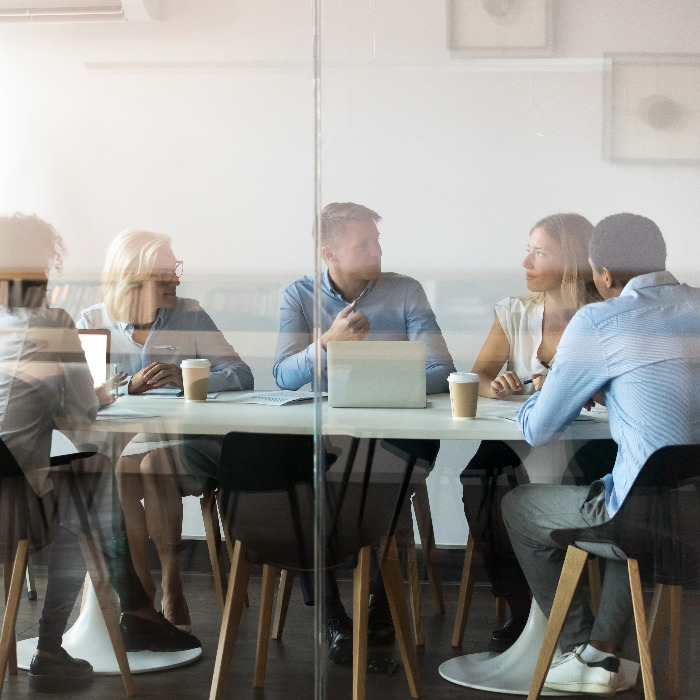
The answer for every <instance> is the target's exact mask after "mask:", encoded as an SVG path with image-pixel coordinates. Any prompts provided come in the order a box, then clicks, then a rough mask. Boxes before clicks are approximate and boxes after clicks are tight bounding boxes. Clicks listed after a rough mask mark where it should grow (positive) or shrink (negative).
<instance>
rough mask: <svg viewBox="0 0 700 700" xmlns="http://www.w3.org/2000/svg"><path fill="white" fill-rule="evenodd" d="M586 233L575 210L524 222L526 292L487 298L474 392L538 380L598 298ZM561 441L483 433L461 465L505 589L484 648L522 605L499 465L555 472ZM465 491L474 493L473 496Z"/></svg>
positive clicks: (526, 387)
mask: <svg viewBox="0 0 700 700" xmlns="http://www.w3.org/2000/svg"><path fill="white" fill-rule="evenodd" d="M592 235H593V225H592V224H591V222H590V221H588V219H586V218H585V217H583V216H581V215H579V214H553V215H551V216H547V217H545V218H544V219H541V220H540V221H538V222H537V223H536V224H535V225H534V226H533V227H532V228H531V229H530V234H529V245H528V248H527V255H526V256H525V259H524V260H523V262H522V266H523V268H524V269H525V280H526V283H527V288H528V290H529V291H530V294H529V295H527V296H516V297H507V298H505V299H503V300H501V301H499V302H498V303H497V304H496V306H495V319H494V322H493V326H492V327H491V331H490V332H489V335H488V337H487V338H486V341H485V342H484V345H483V347H482V348H481V351H480V352H479V356H478V357H477V359H476V362H475V363H474V367H473V368H472V372H475V373H476V374H478V375H479V395H480V396H484V397H488V398H493V399H505V398H506V397H509V396H512V395H525V394H531V393H533V392H534V391H537V390H539V388H540V387H541V386H542V383H543V382H544V379H545V376H546V373H547V368H548V367H549V366H550V365H551V364H552V362H553V361H554V357H555V353H556V348H557V345H558V344H559V340H560V339H561V336H562V333H563V332H564V329H565V328H566V326H567V324H568V323H569V321H570V320H571V318H572V317H573V315H574V314H575V313H576V311H578V309H579V308H581V307H582V306H583V305H585V304H588V303H590V302H593V301H600V296H599V295H598V292H597V291H596V289H595V285H594V284H593V277H592V273H591V269H590V266H589V264H588V244H589V242H590V240H591V237H592ZM561 448H562V445H561V444H555V445H553V446H547V447H545V448H530V447H529V446H527V445H526V444H524V443H521V442H508V443H505V442H502V441H493V440H484V441H482V443H481V444H480V446H479V449H478V450H477V453H476V454H475V455H474V457H473V458H472V460H471V461H470V462H469V464H468V465H467V467H466V469H465V470H464V471H463V472H462V475H461V479H462V483H463V486H464V496H463V501H464V512H465V515H466V517H467V521H468V523H469V531H470V533H471V534H472V537H473V538H474V542H475V546H476V547H477V548H478V550H479V552H480V554H481V557H482V560H483V562H484V567H485V569H486V571H487V574H488V576H489V579H490V581H491V585H492V590H493V594H494V596H496V597H501V596H502V597H505V599H506V601H507V602H508V604H509V607H510V611H511V619H510V620H508V622H507V623H506V625H505V627H504V628H503V629H499V630H495V631H494V632H493V637H492V639H491V642H490V644H489V648H490V649H491V650H492V651H504V650H505V649H507V648H508V647H509V646H510V645H511V644H512V643H513V642H514V641H515V640H516V639H517V637H518V636H519V634H520V632H521V631H522V629H523V627H524V626H525V622H526V621H527V617H528V614H529V611H530V595H529V588H528V585H527V581H526V580H525V576H524V574H523V572H522V570H521V568H520V565H519V564H518V561H517V559H516V558H515V554H514V553H513V549H512V547H511V545H510V541H509V538H508V534H507V533H506V531H505V526H504V524H503V520H502V517H501V512H500V496H501V495H502V494H501V490H502V488H501V487H500V486H499V485H498V476H499V475H500V474H501V472H502V469H503V468H504V467H517V466H519V465H520V464H521V463H523V462H527V467H528V470H530V469H537V471H538V472H540V473H542V474H544V473H547V472H552V471H555V470H557V469H559V471H560V472H563V470H564V468H565V466H566V463H567V460H566V458H565V455H564V453H563V452H562V449H561ZM476 470H481V471H476ZM477 475H479V476H480V478H481V484H482V489H481V490H479V491H478V492H475V491H476V490H475V489H470V488H469V487H468V485H469V482H470V480H471V479H472V478H473V477H475V476H477ZM552 478H555V477H554V476H552ZM484 491H485V493H484ZM473 497H478V500H477V502H476V503H475V502H474V498H473Z"/></svg>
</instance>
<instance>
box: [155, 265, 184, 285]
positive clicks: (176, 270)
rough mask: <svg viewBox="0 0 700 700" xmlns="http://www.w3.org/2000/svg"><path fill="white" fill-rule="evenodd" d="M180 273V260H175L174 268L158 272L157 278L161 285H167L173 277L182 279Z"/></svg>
mask: <svg viewBox="0 0 700 700" xmlns="http://www.w3.org/2000/svg"><path fill="white" fill-rule="evenodd" d="M182 272H183V264H182V260H176V261H175V267H173V269H172V270H165V271H161V272H159V273H158V278H159V279H160V283H161V284H169V283H170V282H172V279H173V276H174V277H177V278H178V279H180V277H182ZM163 278H165V279H163Z"/></svg>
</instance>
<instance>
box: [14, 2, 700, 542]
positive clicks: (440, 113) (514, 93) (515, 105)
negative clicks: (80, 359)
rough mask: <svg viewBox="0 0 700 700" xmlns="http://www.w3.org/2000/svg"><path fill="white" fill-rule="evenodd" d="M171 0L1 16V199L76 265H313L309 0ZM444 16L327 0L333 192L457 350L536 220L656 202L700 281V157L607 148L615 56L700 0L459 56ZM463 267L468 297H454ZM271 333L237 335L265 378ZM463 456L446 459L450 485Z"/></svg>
mask: <svg viewBox="0 0 700 700" xmlns="http://www.w3.org/2000/svg"><path fill="white" fill-rule="evenodd" d="M163 5H164V7H165V8H166V19H165V20H164V21H162V22H144V23H127V24H85V25H71V24H68V25H55V24H54V25H31V26H29V25H16V24H12V25H8V24H0V94H2V97H3V109H2V112H1V116H0V120H1V121H0V124H1V128H0V211H3V212H9V211H14V210H24V211H33V212H36V213H38V214H39V215H40V216H43V217H44V218H46V219H47V220H49V221H51V222H52V223H53V224H54V225H55V226H56V227H57V229H58V230H59V232H60V233H61V234H62V235H63V236H64V238H65V239H66V242H67V244H68V247H69V250H70V258H69V260H68V261H67V264H66V277H68V278H70V277H71V275H78V274H83V273H86V274H90V275H94V274H96V273H97V271H98V270H99V268H100V266H101V264H102V259H103V256H104V251H105V249H106V247H107V244H108V242H109V240H110V239H111V237H112V236H113V235H114V234H116V233H117V232H118V231H119V230H121V229H122V228H124V227H126V226H133V225H144V226H149V227H152V228H155V229H159V230H163V231H166V232H168V233H170V234H171V235H172V236H173V238H174V241H175V251H176V253H177V255H178V257H181V258H183V259H184V260H185V261H186V270H187V272H188V276H189V278H190V280H192V281H196V282H197V283H198V284H200V285H206V284H209V283H211V284H214V283H216V284H218V285H222V284H226V283H227V282H226V280H227V279H229V280H230V279H232V277H231V276H235V278H236V279H237V280H244V281H245V280H250V284H251V288H255V284H256V280H259V279H260V278H259V277H256V275H257V274H258V273H262V272H268V273H272V274H274V275H275V276H276V278H277V277H278V278H279V279H280V280H284V279H287V278H292V277H294V276H296V275H298V274H300V273H301V272H303V271H305V270H308V269H310V268H311V267H312V243H311V237H310V233H309V231H310V225H311V222H312V219H313V188H314V180H313V141H314V133H313V82H312V66H311V47H312V27H311V3H310V1H309V0H164V3H163ZM445 8H446V4H445V2H444V1H443V0H353V2H352V3H348V2H343V1H342V0H328V1H327V2H325V3H324V7H323V19H324V30H323V56H324V63H323V78H322V89H323V126H322V135H323V154H324V158H323V171H322V189H323V193H324V197H323V198H324V201H332V200H355V201H360V202H362V203H364V204H367V205H369V206H371V207H372V208H375V209H376V210H378V211H379V212H380V213H381V214H382V215H383V217H384V222H383V224H382V226H381V230H382V236H383V245H384V255H385V268H386V269H395V270H400V271H407V272H410V273H412V274H414V275H415V276H417V277H419V278H421V279H423V280H424V281H425V282H426V287H427V289H428V292H429V294H430V296H431V300H432V301H433V302H434V304H435V307H436V312H437V314H438V318H439V319H440V318H441V315H442V316H443V317H444V318H445V319H446V324H445V325H446V327H445V332H446V337H447V340H448V344H449V345H450V348H451V350H452V352H453V354H454V355H455V358H456V361H457V364H458V366H460V367H465V368H466V367H468V366H470V365H471V362H472V361H473V358H474V355H475V354H476V351H477V350H478V347H479V345H480V343H481V341H482V338H483V336H484V335H485V329H486V328H487V326H488V323H489V318H490V314H491V312H490V308H491V305H492V304H493V302H494V301H496V300H497V299H498V298H500V297H502V296H505V295H506V294H508V293H519V292H521V291H523V287H522V286H519V287H517V288H514V286H515V285H516V284H517V285H520V284H521V280H520V278H519V273H518V266H519V264H520V260H521V258H522V256H523V253H524V248H525V245H526V236H527V231H528V230H529V227H530V225H531V224H532V223H533V222H534V221H535V220H536V219H538V218H540V217H542V216H544V215H546V214H549V213H552V212H554V211H562V210H570V211H577V212H580V213H582V214H585V215H586V216H588V217H589V218H590V219H591V220H593V221H596V220H598V219H599V218H601V217H603V216H605V215H607V214H610V213H614V212H617V211H623V210H627V211H633V212H638V213H642V214H645V215H647V216H650V217H651V218H653V219H655V220H656V221H657V222H658V223H659V225H660V227H661V229H662V231H663V232H664V234H665V236H666V238H667V242H668V248H669V261H668V262H669V267H670V268H671V269H672V270H674V271H679V272H680V273H681V276H682V277H684V279H686V280H688V281H691V282H694V283H696V284H697V283H700V272H699V271H698V265H697V262H696V261H697V260H698V259H699V258H700V236H698V235H697V231H698V222H699V221H700V197H698V196H697V193H698V191H700V187H699V186H700V170H699V169H698V168H697V167H678V166H651V165H630V164H624V165H623V164H620V163H612V162H609V161H606V160H604V159H603V157H602V155H601V154H602V143H601V142H602V124H603V119H604V114H603V77H604V70H605V67H606V65H607V64H606V63H605V61H603V54H604V53H606V52H658V53H681V52H690V53H693V52H696V53H699V52H700V34H699V33H698V32H697V27H698V26H700V3H697V2H696V1H695V0H555V3H554V16H555V35H556V49H555V56H554V57H553V58H551V59H532V60H526V61H518V60H512V59H507V60H493V59H484V60H470V59H468V58H465V57H463V56H454V55H451V54H450V52H449V51H448V49H447V48H446V11H445ZM689 89H697V86H689ZM446 279H447V280H449V279H454V280H457V281H460V280H466V283H469V282H470V281H472V280H473V285H474V287H475V289H473V290H471V291H468V292H465V293H464V296H458V298H457V299H455V297H454V295H451V294H449V293H446V292H445V291H444V290H445V287H444V285H443V283H444V281H445V280H446ZM513 280H516V282H513ZM485 281H489V282H490V284H491V286H489V287H488V292H486V291H484V290H485V289H486V287H485V286H484V283H485ZM280 283H281V282H280ZM441 285H443V286H441ZM199 288H201V287H199ZM199 288H198V289H199ZM441 290H442V291H441ZM455 307H458V310H459V311H461V312H462V315H461V316H460V315H458V314H455V313H454V312H455ZM451 319H457V320H455V321H453V320H451ZM459 319H465V320H464V323H463V325H464V326H465V327H462V325H461V324H462V322H461V321H459ZM467 326H468V327H467ZM274 327H275V319H274V318H271V320H270V323H269V327H266V328H265V329H264V332H261V333H257V334H256V333H253V332H252V331H251V332H250V333H248V334H247V335H245V336H244V337H243V336H241V335H240V334H239V335H238V336H237V337H236V338H235V344H236V345H237V347H238V348H239V349H240V350H241V352H242V354H243V355H244V356H246V355H250V354H255V355H256V362H257V363H258V364H257V365H256V375H257V376H258V385H259V386H263V387H267V386H269V385H270V384H271V375H270V373H269V369H270V364H271V356H272V351H273V348H274V336H275V332H274ZM242 330H245V329H242ZM450 449H455V450H458V451H459V450H461V451H463V452H464V451H465V450H466V451H468V450H469V449H471V447H469V446H451V448H450ZM445 454H446V453H445ZM465 454H466V452H465ZM464 458H465V457H464V455H462V456H461V457H460V458H459V460H458V459H457V458H456V457H454V458H451V459H450V464H449V465H445V469H447V470H448V472H449V470H450V469H451V470H452V472H451V473H450V474H451V475H450V476H449V478H447V477H445V478H447V482H446V483H445V484H443V487H444V489H445V493H448V492H449V494H450V495H449V497H450V498H452V496H454V493H453V492H454V473H456V472H458V469H459V467H460V466H461V464H458V462H460V461H461V460H462V459H464ZM445 459H446V458H445ZM445 473H447V472H441V474H443V476H444V474H445ZM440 478H443V477H437V476H436V477H431V479H432V480H433V481H434V482H437V481H439V479H440ZM431 488H432V486H431ZM447 497H448V496H446V495H443V498H447ZM441 517H444V518H446V519H447V521H448V522H442V521H441V520H440V518H441ZM457 517H458V516H456V515H455V514H454V510H452V511H450V510H449V509H445V510H442V511H441V513H438V514H436V520H438V539H443V540H444V541H448V542H449V541H457V540H459V539H460V537H461V535H460V534H459V533H457V534H454V533H455V532H456V531H455V528H454V526H453V523H455V522H456V521H457ZM445 532H446V533H448V534H446V535H444V536H443V535H442V534H441V533H445ZM450 533H452V534H450Z"/></svg>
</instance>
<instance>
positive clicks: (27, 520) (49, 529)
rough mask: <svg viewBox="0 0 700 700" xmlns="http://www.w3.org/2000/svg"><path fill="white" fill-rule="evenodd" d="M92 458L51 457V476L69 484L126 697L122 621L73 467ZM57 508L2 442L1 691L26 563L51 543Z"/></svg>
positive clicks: (129, 683) (13, 666)
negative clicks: (39, 493) (33, 486)
mask: <svg viewBox="0 0 700 700" xmlns="http://www.w3.org/2000/svg"><path fill="white" fill-rule="evenodd" d="M93 454H94V451H92V450H89V451H84V452H80V453H75V454H71V455H62V456H61V457H55V458H52V459H51V466H52V468H53V471H52V473H53V474H54V477H55V479H57V480H59V479H63V480H65V482H66V487H67V489H68V493H69V498H70V499H71V501H72V503H73V506H74V508H75V511H76V513H77V515H78V519H79V522H80V532H79V533H78V535H77V536H78V538H79V542H80V548H81V551H82V554H83V557H84V559H85V563H86V565H87V570H88V573H89V574H90V578H91V580H92V582H93V586H94V588H95V594H96V596H97V599H98V601H99V604H100V609H101V611H102V615H103V617H104V621H105V625H106V626H107V630H108V633H109V636H110V639H111V641H112V647H113V649H114V653H115V656H116V657H117V662H118V664H119V669H120V671H121V675H122V680H123V682H124V686H125V689H126V692H127V695H128V696H133V695H134V694H135V689H134V684H133V680H132V677H131V671H130V669H129V662H128V659H127V656H126V651H125V649H124V643H123V641H122V637H121V632H120V629H119V617H118V615H117V610H116V607H115V605H114V597H113V593H112V588H111V584H110V579H109V573H108V571H107V565H106V563H105V560H104V556H103V554H102V550H101V548H100V541H99V537H98V536H97V534H96V533H95V532H94V531H93V530H92V529H91V526H90V523H89V518H88V515H87V512H88V508H87V507H86V503H85V497H86V496H85V494H83V493H81V488H80V484H79V479H80V477H79V476H78V475H77V474H76V473H75V471H74V470H73V469H72V467H71V464H70V463H71V462H72V461H73V460H76V459H81V458H84V457H89V456H92V455H93ZM87 497H88V498H89V494H87ZM54 505H55V504H54V499H53V497H52V494H50V495H49V496H48V497H44V498H40V497H39V496H37V495H36V494H35V493H34V491H33V490H32V489H31V487H30V486H29V484H28V482H27V481H26V478H25V476H24V474H23V472H22V470H21V468H20V467H19V465H18V464H17V462H16V460H15V459H14V457H13V455H12V453H11V452H10V451H9V449H8V448H7V446H6V445H5V443H4V442H3V441H2V440H0V525H1V527H0V532H2V533H3V535H2V540H1V541H0V561H2V562H4V564H5V576H4V577H5V616H4V619H3V626H2V633H1V635H0V692H2V686H3V683H4V678H5V669H6V667H7V666H8V664H9V666H10V673H11V674H16V673H17V656H16V653H17V652H16V644H15V624H16V621H17V613H18V610H19V601H20V598H21V590H22V585H23V583H24V577H25V572H26V569H27V562H28V560H29V555H30V554H31V553H33V552H35V551H38V550H39V549H41V548H42V547H44V546H46V545H47V544H49V543H50V542H51V540H52V539H53V533H54V532H55V528H56V527H57V526H58V524H59V522H58V518H57V516H58V513H57V512H56V510H55V508H54ZM10 562H12V569H11V573H10V568H9V563H10Z"/></svg>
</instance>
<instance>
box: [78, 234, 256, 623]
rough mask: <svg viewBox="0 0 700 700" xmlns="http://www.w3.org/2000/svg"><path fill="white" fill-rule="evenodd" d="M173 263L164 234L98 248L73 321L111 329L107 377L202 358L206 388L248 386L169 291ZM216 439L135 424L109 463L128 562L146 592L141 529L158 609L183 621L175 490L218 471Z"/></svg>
mask: <svg viewBox="0 0 700 700" xmlns="http://www.w3.org/2000/svg"><path fill="white" fill-rule="evenodd" d="M182 270H183V263H182V261H180V260H177V259H176V257H175V254H174V253H173V250H172V247H171V241H170V238H169V237H168V236H166V235H164V234H161V233H155V232H153V231H148V230H145V229H128V230H126V231H123V232H122V233H120V234H119V235H118V236H117V237H116V238H115V239H114V240H113V241H112V243H111V245H110V246H109V249H108V250H107V260H106V263H105V267H104V270H103V273H102V289H103V294H104V302H103V303H101V304H96V305H95V306H92V307H90V308H88V309H85V310H83V311H82V314H81V318H80V320H79V321H78V324H77V326H78V328H108V329H109V330H110V331H111V332H112V338H111V359H112V361H113V362H115V363H116V364H117V368H118V372H119V373H118V375H117V381H119V382H121V383H122V385H123V386H125V387H126V391H128V393H129V394H143V393H145V392H149V391H154V390H163V389H164V388H166V387H171V388H173V390H174V391H177V388H182V386H183V383H182V372H181V370H180V363H181V362H182V360H183V359H188V358H206V359H208V360H209V361H210V363H211V375H210V379H209V391H240V390H249V389H252V388H253V375H252V373H251V371H250V368H249V367H248V365H247V364H246V363H245V362H243V360H242V359H241V358H240V357H239V355H238V354H237V353H236V351H235V350H234V349H233V347H231V345H230V344H229V343H228V341H227V340H226V338H225V337H224V335H223V333H221V331H220V330H219V329H218V328H217V327H216V325H215V323H214V321H213V320H212V319H211V317H210V316H209V315H208V314H207V313H206V311H204V309H202V307H201V306H200V305H199V303H198V302H197V301H195V300H194V299H181V298H179V297H178V295H177V288H178V286H179V284H180V276H181V275H182ZM221 443H222V438H219V437H211V436H201V437H196V436H195V437H192V436H188V437H187V438H186V439H184V438H183V437H182V436H179V435H161V434H158V435H153V434H145V433H143V434H139V435H137V436H136V437H135V438H134V439H133V440H131V442H130V443H129V444H128V445H127V446H126V448H125V449H124V450H123V451H122V453H121V456H120V458H119V461H118V463H117V467H116V471H117V483H118V487H119V494H120V498H121V501H122V507H123V510H124V516H125V519H126V531H127V536H128V539H129V546H130V549H131V553H132V557H133V560H134V567H135V568H136V571H137V573H138V575H139V577H140V578H141V581H142V582H143V585H144V588H145V589H146V592H147V593H148V594H149V595H150V596H151V599H152V600H153V599H154V597H155V594H156V584H155V582H154V580H153V577H152V575H151V571H150V565H149V561H148V538H149V537H150V538H151V539H152V540H153V542H154V544H155V547H156V550H157V552H158V556H159V558H160V563H161V571H162V577H161V587H162V589H163V598H162V610H163V614H164V615H165V617H166V618H167V619H168V620H169V621H170V622H172V623H173V624H175V625H178V626H180V627H181V628H183V629H186V630H188V629H189V627H190V615H189V610H188V608H187V602H186V600H185V596H184V594H183V591H182V582H181V579H180V568H179V563H178V550H179V546H180V542H181V531H182V496H187V495H199V494H201V493H202V489H203V486H204V484H205V483H206V482H207V480H209V479H216V478H218V473H219V458H220V456H221ZM142 501H143V505H142Z"/></svg>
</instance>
